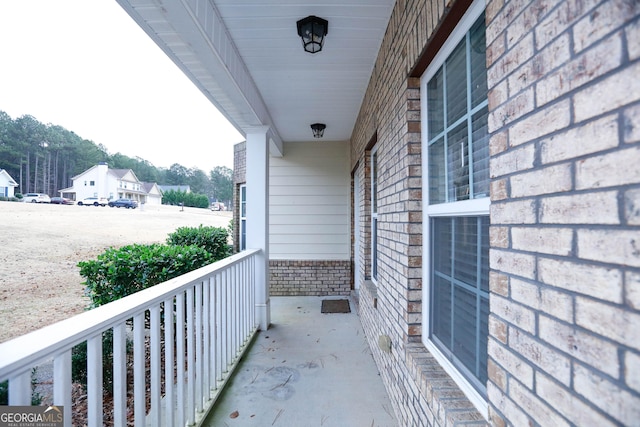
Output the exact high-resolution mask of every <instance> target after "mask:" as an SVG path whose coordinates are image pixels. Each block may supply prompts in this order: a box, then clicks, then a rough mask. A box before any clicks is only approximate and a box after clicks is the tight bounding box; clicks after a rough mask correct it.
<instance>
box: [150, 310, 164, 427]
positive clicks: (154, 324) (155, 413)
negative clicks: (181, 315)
mask: <svg viewBox="0 0 640 427" xmlns="http://www.w3.org/2000/svg"><path fill="white" fill-rule="evenodd" d="M150 313H151V331H150V334H149V335H150V337H149V338H150V340H151V342H150V343H149V347H150V349H149V351H150V359H149V363H150V366H149V369H150V371H151V372H150V374H151V409H150V415H151V425H152V426H159V425H160V403H161V400H160V399H161V391H162V390H161V387H162V384H161V375H162V374H161V372H162V362H161V360H160V305H159V304H157V305H154V306H153V307H151V310H150Z"/></svg>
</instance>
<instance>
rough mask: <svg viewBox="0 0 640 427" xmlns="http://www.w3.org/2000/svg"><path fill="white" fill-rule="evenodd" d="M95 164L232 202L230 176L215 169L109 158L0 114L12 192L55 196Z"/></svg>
mask: <svg viewBox="0 0 640 427" xmlns="http://www.w3.org/2000/svg"><path fill="white" fill-rule="evenodd" d="M100 162H106V163H107V164H108V165H109V168H111V169H131V170H133V172H134V173H135V174H136V176H137V177H138V179H139V180H140V181H144V182H156V183H158V184H159V185H189V186H190V188H191V191H192V192H193V193H196V194H203V195H206V196H207V198H208V199H209V200H211V201H213V200H220V201H225V202H229V201H231V200H232V199H233V171H232V170H231V169H229V168H228V167H225V166H217V167H215V168H213V169H212V170H211V171H209V174H206V173H205V172H203V171H202V170H201V169H198V168H187V167H185V166H182V165H180V164H177V163H175V164H173V165H171V166H170V167H169V168H158V167H156V166H154V165H153V164H151V163H150V162H149V161H147V160H144V159H142V158H140V157H135V158H132V157H128V156H125V155H124V154H121V153H115V154H109V152H108V151H107V149H106V147H104V146H103V145H102V144H96V143H94V142H93V141H91V140H87V139H84V138H82V137H80V136H79V135H77V134H76V133H74V132H73V131H69V130H67V129H65V128H63V127H62V126H58V125H53V124H43V123H41V122H39V121H38V120H37V119H35V118H34V117H33V116H30V115H24V116H21V117H18V118H16V119H15V120H14V119H12V118H11V117H10V116H9V115H8V114H7V113H5V112H4V111H0V169H6V171H7V172H8V173H9V175H11V177H13V179H14V180H16V182H17V183H18V185H19V187H18V188H17V189H16V192H20V193H46V194H48V195H50V196H57V195H58V194H59V193H58V191H59V190H61V189H63V188H67V187H70V186H71V185H72V184H73V182H72V180H71V178H72V177H74V176H76V175H78V174H80V173H81V172H84V171H85V170H87V169H89V168H90V167H92V166H95V165H97V164H98V163H100Z"/></svg>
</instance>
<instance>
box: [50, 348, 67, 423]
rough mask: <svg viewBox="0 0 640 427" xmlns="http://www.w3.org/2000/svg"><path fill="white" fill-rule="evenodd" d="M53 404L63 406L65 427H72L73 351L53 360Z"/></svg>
mask: <svg viewBox="0 0 640 427" xmlns="http://www.w3.org/2000/svg"><path fill="white" fill-rule="evenodd" d="M53 404H54V405H56V406H63V407H64V408H65V412H64V424H63V425H64V427H71V414H72V410H71V350H67V351H65V352H64V353H62V354H59V355H57V356H56V357H55V358H54V359H53Z"/></svg>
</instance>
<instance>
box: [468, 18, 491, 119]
mask: <svg viewBox="0 0 640 427" xmlns="http://www.w3.org/2000/svg"><path fill="white" fill-rule="evenodd" d="M469 44H470V48H471V49H470V52H471V53H470V61H471V108H475V107H477V106H478V105H479V104H480V103H481V102H482V101H484V100H485V99H487V60H486V49H487V48H486V46H487V42H486V38H485V23H484V13H483V14H482V15H481V16H480V18H478V20H477V21H476V23H475V24H473V27H471V30H470V31H469Z"/></svg>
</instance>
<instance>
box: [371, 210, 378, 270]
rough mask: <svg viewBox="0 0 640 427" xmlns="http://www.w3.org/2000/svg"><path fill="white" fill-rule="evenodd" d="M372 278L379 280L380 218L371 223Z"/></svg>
mask: <svg viewBox="0 0 640 427" xmlns="http://www.w3.org/2000/svg"><path fill="white" fill-rule="evenodd" d="M371 276H372V277H373V278H374V279H376V280H377V279H378V218H376V217H374V218H373V221H372V222H371Z"/></svg>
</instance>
